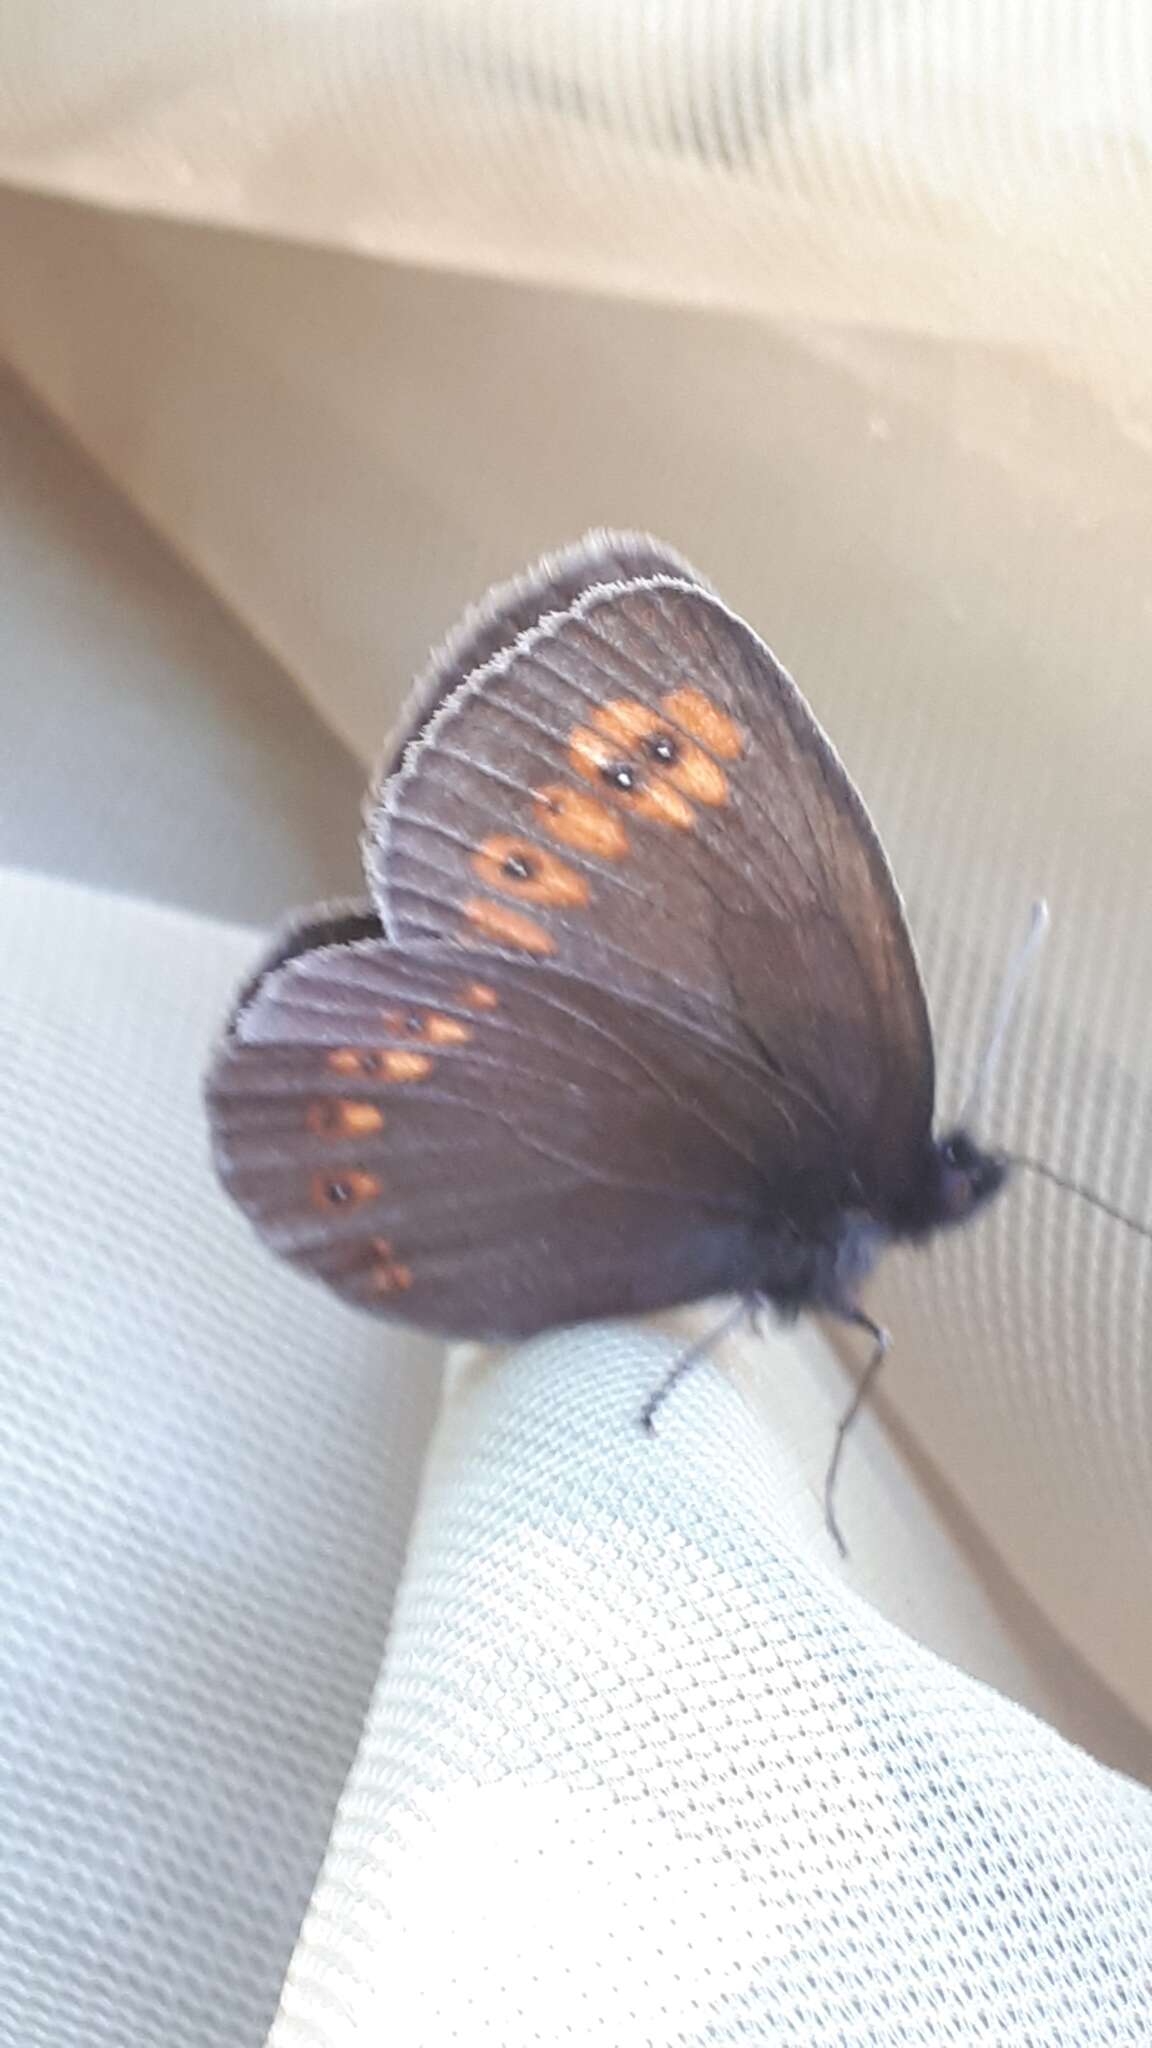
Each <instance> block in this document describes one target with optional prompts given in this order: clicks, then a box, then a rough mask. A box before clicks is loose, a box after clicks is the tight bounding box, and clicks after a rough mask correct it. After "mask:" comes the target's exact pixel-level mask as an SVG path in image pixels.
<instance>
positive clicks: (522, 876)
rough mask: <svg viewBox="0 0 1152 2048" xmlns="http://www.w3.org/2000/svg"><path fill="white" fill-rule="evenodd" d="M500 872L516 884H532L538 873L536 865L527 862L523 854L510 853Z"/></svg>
mask: <svg viewBox="0 0 1152 2048" xmlns="http://www.w3.org/2000/svg"><path fill="white" fill-rule="evenodd" d="M500 872H501V874H504V875H508V876H509V877H510V878H511V880H512V881H514V882H530V881H531V880H532V877H533V875H534V874H535V873H536V863H535V861H533V860H527V859H526V858H525V856H524V855H523V854H522V853H509V854H506V855H505V857H504V859H503V860H502V861H501V863H500Z"/></svg>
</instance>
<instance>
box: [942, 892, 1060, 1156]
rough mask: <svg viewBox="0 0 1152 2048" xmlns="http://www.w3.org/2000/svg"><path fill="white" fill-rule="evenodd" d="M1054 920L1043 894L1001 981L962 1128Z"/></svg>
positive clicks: (962, 1115)
mask: <svg viewBox="0 0 1152 2048" xmlns="http://www.w3.org/2000/svg"><path fill="white" fill-rule="evenodd" d="M1050 923H1051V918H1050V917H1049V914H1048V905H1047V904H1046V903H1045V901H1044V899H1043V897H1041V898H1040V900H1039V901H1038V902H1037V903H1034V904H1033V905H1032V916H1031V920H1030V922H1029V925H1028V932H1027V936H1026V937H1025V939H1024V942H1023V944H1022V945H1021V947H1020V950H1019V952H1018V953H1017V955H1016V958H1015V959H1014V960H1013V961H1012V962H1011V963H1010V964H1009V967H1008V971H1007V973H1006V974H1005V976H1004V980H1003V983H1002V984H1001V988H1000V1001H999V1002H998V1003H997V1005H996V1014H995V1016H994V1017H993V1019H992V1028H991V1030H990V1031H989V1033H988V1037H987V1040H986V1042H985V1046H984V1050H983V1052H982V1053H981V1055H980V1058H979V1061H978V1062H977V1066H976V1072H975V1073H974V1075H973V1076H972V1085H971V1087H970V1088H969V1090H968V1093H967V1095H966V1096H965V1098H964V1101H963V1103H962V1104H961V1107H960V1114H959V1116H958V1117H957V1118H956V1122H957V1123H958V1124H959V1125H960V1127H961V1128H962V1129H967V1126H968V1125H969V1123H970V1122H971V1120H972V1116H973V1113H974V1111H975V1109H976V1106H977V1104H978V1102H979V1100H980V1097H981V1096H982V1095H983V1093H984V1090H985V1088H986V1087H987V1085H988V1082H989V1080H990V1079H991V1076H992V1072H993V1069H994V1068H995V1065H996V1062H997V1060H998V1059H999V1057H1000V1050H1001V1047H1002V1046H1003V1044H1004V1040H1005V1038H1006V1036H1007V1034H1008V1027H1009V1025H1010V1024H1011V1022H1012V1019H1013V1017H1014V1016H1015V1014H1016V1005H1017V1003H1018V1002H1019V1000H1020V991H1021V989H1022V988H1023V986H1024V982H1025V980H1026V978H1027V974H1028V970H1029V968H1030V967H1031V965H1032V962H1033V960H1034V959H1035V958H1036V954H1037V953H1038V951H1039V949H1040V947H1041V946H1042V945H1043V943H1044V940H1045V937H1046V936H1047V932H1048V926H1049V924H1050Z"/></svg>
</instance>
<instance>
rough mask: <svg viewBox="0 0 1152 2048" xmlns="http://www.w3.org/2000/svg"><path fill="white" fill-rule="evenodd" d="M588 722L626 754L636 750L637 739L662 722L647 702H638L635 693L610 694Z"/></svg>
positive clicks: (646, 736) (649, 732)
mask: <svg viewBox="0 0 1152 2048" xmlns="http://www.w3.org/2000/svg"><path fill="white" fill-rule="evenodd" d="M592 723H593V725H595V726H596V727H597V728H598V729H599V731H600V732H602V733H603V734H604V735H605V737H606V738H607V739H610V740H611V741H612V743H613V745H614V746H617V747H620V748H622V749H623V751H624V752H625V753H626V754H632V753H635V752H637V750H638V748H639V745H640V742H641V740H646V739H648V738H649V737H650V736H651V734H652V733H654V732H655V731H656V729H657V727H658V726H660V725H661V724H662V723H663V720H662V719H661V717H660V713H659V712H658V711H653V710H651V709H650V708H649V706H648V705H647V704H641V703H640V702H639V700H638V699H637V698H635V697H610V698H609V700H608V702H607V703H606V704H601V705H599V706H598V708H597V709H596V710H595V711H594V712H593V713H592Z"/></svg>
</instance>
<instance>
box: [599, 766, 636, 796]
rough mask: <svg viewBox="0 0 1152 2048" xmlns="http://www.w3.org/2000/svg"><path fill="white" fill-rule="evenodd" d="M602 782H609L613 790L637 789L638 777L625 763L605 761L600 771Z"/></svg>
mask: <svg viewBox="0 0 1152 2048" xmlns="http://www.w3.org/2000/svg"><path fill="white" fill-rule="evenodd" d="M600 777H601V780H602V781H603V782H610V783H611V785H612V787H613V789H625V790H629V789H639V787H640V777H639V776H638V775H637V773H636V770H635V769H634V768H633V767H632V766H631V764H630V763H629V762H627V761H607V762H605V764H604V766H603V768H602V769H601V770H600Z"/></svg>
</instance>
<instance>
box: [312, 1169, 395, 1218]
mask: <svg viewBox="0 0 1152 2048" xmlns="http://www.w3.org/2000/svg"><path fill="white" fill-rule="evenodd" d="M379 1193H380V1182H379V1181H378V1180H377V1178H376V1175H375V1174H374V1173H360V1172H357V1171H352V1170H350V1171H349V1172H347V1173H314V1174H313V1176H312V1181H311V1197H312V1207H313V1208H314V1209H324V1210H327V1211H328V1212H329V1213H331V1214H335V1213H336V1212H337V1211H339V1210H341V1209H360V1208H362V1207H363V1205H364V1203H365V1202H374V1201H375V1200H376V1197H377V1196H378V1194H379Z"/></svg>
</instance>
